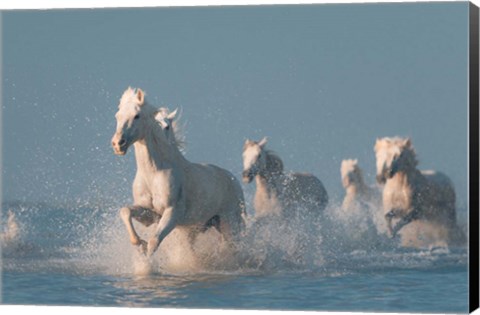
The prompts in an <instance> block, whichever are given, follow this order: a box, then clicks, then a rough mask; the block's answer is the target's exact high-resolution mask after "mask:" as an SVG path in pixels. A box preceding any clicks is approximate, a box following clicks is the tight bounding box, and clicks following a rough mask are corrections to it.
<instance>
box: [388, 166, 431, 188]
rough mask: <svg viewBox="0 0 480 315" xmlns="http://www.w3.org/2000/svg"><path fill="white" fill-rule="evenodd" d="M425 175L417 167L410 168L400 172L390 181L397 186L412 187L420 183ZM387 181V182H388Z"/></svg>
mask: <svg viewBox="0 0 480 315" xmlns="http://www.w3.org/2000/svg"><path fill="white" fill-rule="evenodd" d="M422 177H423V175H422V174H421V173H420V171H419V170H418V169H417V168H415V167H409V168H407V169H404V170H401V171H398V172H397V173H395V175H394V176H393V177H392V178H390V179H389V180H388V181H396V182H397V184H402V185H405V186H412V185H414V184H415V183H417V182H418V179H419V178H422ZM388 181H387V182H388Z"/></svg>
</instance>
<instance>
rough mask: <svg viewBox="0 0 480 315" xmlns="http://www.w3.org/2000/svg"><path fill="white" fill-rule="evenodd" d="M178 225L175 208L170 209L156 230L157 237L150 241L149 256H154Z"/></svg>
mask: <svg viewBox="0 0 480 315" xmlns="http://www.w3.org/2000/svg"><path fill="white" fill-rule="evenodd" d="M176 225H177V213H176V211H175V209H174V208H173V207H168V208H166V209H165V211H164V212H163V214H162V217H161V218H160V220H159V221H158V224H157V226H156V228H155V235H154V236H153V237H152V238H151V239H150V240H149V241H148V244H147V256H149V257H150V256H152V255H153V253H154V252H155V251H156V250H157V248H158V246H160V243H161V242H162V241H163V239H164V238H165V237H166V236H167V235H168V234H169V233H170V232H171V231H172V230H173V229H174V228H175V226H176Z"/></svg>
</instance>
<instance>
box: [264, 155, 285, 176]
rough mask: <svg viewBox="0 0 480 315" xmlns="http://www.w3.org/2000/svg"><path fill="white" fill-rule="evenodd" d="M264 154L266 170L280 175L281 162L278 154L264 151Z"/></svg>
mask: <svg viewBox="0 0 480 315" xmlns="http://www.w3.org/2000/svg"><path fill="white" fill-rule="evenodd" d="M265 153H266V155H267V166H266V167H267V170H268V171H270V172H272V173H282V172H283V162H282V159H281V158H280V157H279V156H278V154H276V153H275V152H274V151H271V150H265Z"/></svg>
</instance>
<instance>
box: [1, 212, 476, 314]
mask: <svg viewBox="0 0 480 315" xmlns="http://www.w3.org/2000/svg"><path fill="white" fill-rule="evenodd" d="M101 208H102V207H100V206H94V207H92V206H75V207H68V208H67V207H52V206H48V205H45V204H21V203H13V204H5V205H4V207H3V209H12V211H13V212H14V213H15V215H16V220H17V221H18V225H19V230H20V233H19V235H18V237H16V238H15V239H13V240H11V241H8V242H3V244H2V255H3V261H2V264H3V266H2V267H3V274H2V303H4V304H36V305H45V304H48V305H96V306H129V307H186V308H189V307H191V308H223V309H225V308H227V309H228V308H235V309H283V310H336V311H385V312H386V311H391V312H399V311H400V312H438V313H445V312H449V313H450V312H454V313H459V312H466V311H467V300H468V273H467V261H468V256H467V251H466V250H465V249H462V248H450V249H448V248H431V249H421V250H420V249H404V248H400V247H399V246H398V245H397V243H396V241H395V240H389V239H387V238H386V237H384V236H382V234H381V233H380V232H379V231H377V230H375V226H372V222H370V223H369V222H360V221H359V220H358V218H356V220H353V221H346V222H339V221H337V219H336V217H335V216H334V215H332V216H330V217H329V218H328V219H325V220H324V221H322V222H320V223H318V222H317V223H312V222H313V220H307V221H295V220H294V221H292V222H290V223H289V225H282V224H281V223H279V222H268V221H267V222H255V221H249V224H248V228H247V233H246V235H245V236H244V239H243V240H242V241H241V242H240V244H238V246H237V248H236V251H235V254H232V252H231V249H230V248H227V247H225V246H222V242H221V238H219V235H218V233H216V231H214V230H211V231H208V232H207V233H205V234H204V235H200V236H199V237H198V238H197V240H196V242H195V244H194V246H193V247H192V248H190V247H189V246H185V242H184V239H183V236H182V234H181V233H180V232H178V233H173V234H172V235H171V236H170V237H169V238H167V239H166V240H165V242H164V244H162V245H161V247H160V249H159V252H157V253H156V255H155V257H154V259H153V260H151V261H146V260H145V259H143V258H142V257H141V255H140V254H138V252H137V251H136V250H135V249H134V248H132V246H130V244H128V239H127V236H126V233H125V231H124V229H123V226H122V225H121V223H120V220H119V219H118V216H117V211H116V209H115V208H106V210H105V209H103V210H101ZM3 218H5V214H4V216H3ZM306 222H308V224H307V223H306ZM352 231H356V232H358V233H352ZM143 232H144V233H147V232H148V231H143ZM347 232H348V233H347Z"/></svg>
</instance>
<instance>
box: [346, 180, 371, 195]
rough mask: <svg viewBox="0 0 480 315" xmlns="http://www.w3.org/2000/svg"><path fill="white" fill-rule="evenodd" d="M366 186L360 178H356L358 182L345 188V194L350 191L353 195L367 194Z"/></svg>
mask: <svg viewBox="0 0 480 315" xmlns="http://www.w3.org/2000/svg"><path fill="white" fill-rule="evenodd" d="M368 190H369V188H368V186H367V184H365V181H364V180H363V177H362V176H359V177H358V181H357V182H355V183H354V184H353V185H350V186H348V187H347V193H349V191H351V193H353V194H362V195H364V194H367V193H368Z"/></svg>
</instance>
